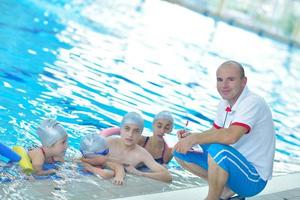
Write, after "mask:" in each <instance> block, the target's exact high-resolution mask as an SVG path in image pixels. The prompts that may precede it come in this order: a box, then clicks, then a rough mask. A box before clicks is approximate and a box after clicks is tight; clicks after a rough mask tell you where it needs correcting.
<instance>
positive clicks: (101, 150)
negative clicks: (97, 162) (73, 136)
mask: <svg viewBox="0 0 300 200" xmlns="http://www.w3.org/2000/svg"><path fill="white" fill-rule="evenodd" d="M80 151H81V153H82V155H83V156H84V157H86V158H91V157H95V156H97V155H101V156H105V155H107V154H108V152H109V148H108V145H107V142H106V140H105V139H104V137H102V136H101V135H99V134H97V133H94V134H90V135H85V136H83V137H82V139H81V141H80Z"/></svg>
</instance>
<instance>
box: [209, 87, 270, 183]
mask: <svg viewBox="0 0 300 200" xmlns="http://www.w3.org/2000/svg"><path fill="white" fill-rule="evenodd" d="M233 125H234V126H243V127H245V128H247V129H248V132H247V133H246V134H245V135H244V136H242V137H241V138H240V140H239V141H237V142H236V143H235V144H232V145H231V146H232V147H234V148H235V149H236V150H238V151H239V152H240V153H241V154H242V155H243V156H245V158H246V159H247V160H248V161H249V162H250V163H252V164H253V166H254V167H255V169H256V170H257V172H258V173H259V175H260V176H261V177H262V179H264V180H268V179H271V177H272V171H273V160H274V153H275V131H274V125H273V120H272V114H271V111H270V109H269V107H268V105H267V104H266V102H265V101H264V99H263V98H261V97H259V96H258V95H256V94H254V93H252V92H250V90H249V89H248V88H247V87H245V88H244V90H243V92H242V94H241V95H240V97H239V98H238V100H237V101H236V103H235V104H234V105H233V107H232V108H230V107H229V103H228V101H226V100H221V101H220V103H219V106H218V110H217V115H216V119H215V121H214V127H215V128H218V129H219V128H228V127H229V126H233Z"/></svg>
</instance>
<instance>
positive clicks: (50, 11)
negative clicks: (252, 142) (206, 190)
mask: <svg viewBox="0 0 300 200" xmlns="http://www.w3.org/2000/svg"><path fill="white" fill-rule="evenodd" d="M0 10H1V12H0V44H1V45H0V90H1V95H0V102H1V104H0V141H1V142H2V143H4V144H5V145H7V146H10V147H11V146H14V145H21V146H25V147H28V146H31V145H32V144H39V139H38V138H37V135H36V134H35V130H36V128H37V126H38V124H39V123H40V122H41V120H42V119H45V118H49V117H52V118H56V119H57V120H58V121H60V122H61V123H62V124H63V125H64V127H66V128H67V130H68V133H69V146H70V148H69V149H68V152H67V156H68V157H74V156H75V157H76V156H79V155H80V154H79V151H78V147H79V141H80V137H81V136H82V135H84V134H87V133H90V132H95V131H97V130H99V129H103V128H106V127H110V126H118V125H119V122H120V120H121V118H122V116H123V115H124V114H125V113H127V112H128V111H139V112H141V113H142V115H143V117H144V119H145V134H150V133H151V123H152V119H153V116H154V115H155V114H156V113H158V112H159V111H161V110H163V109H166V110H169V111H171V112H172V113H173V115H174V118H175V127H174V133H175V131H176V130H178V129H180V128H183V127H184V125H185V123H186V120H189V126H188V128H189V129H191V130H200V131H201V130H205V129H207V128H210V127H211V125H212V121H213V119H214V114H215V112H216V105H217V104H218V101H219V100H220V97H219V95H218V93H217V91H216V89H215V85H216V80H215V71H216V68H217V67H218V66H219V65H220V63H222V62H223V61H225V60H227V59H233V60H237V61H240V62H241V63H242V64H243V65H244V66H245V71H246V75H247V77H248V85H249V87H250V89H252V90H253V91H255V92H256V93H258V94H259V95H261V96H263V97H264V98H265V100H266V101H267V103H268V104H269V105H270V107H271V110H272V113H273V117H274V123H275V127H276V138H277V143H276V155H275V166H274V175H280V174H286V173H293V172H297V171H300V167H299V165H300V148H299V147H300V137H299V131H300V122H299V120H298V118H299V114H300V109H298V105H299V103H298V102H299V101H300V93H299V92H300V90H299V84H297V80H299V79H300V70H299V66H300V57H299V53H300V49H297V48H295V47H293V46H292V45H287V44H284V43H279V42H276V41H275V40H272V39H270V38H264V37H260V36H259V35H257V34H255V33H252V32H249V31H246V30H243V29H240V28H237V27H233V26H231V25H229V24H226V23H223V22H216V21H214V20H213V19H211V18H208V17H206V16H203V15H200V14H197V13H195V12H192V11H190V10H187V9H185V8H182V7H179V6H177V5H173V4H170V3H167V2H164V1H157V0H153V1H142V0H131V1H121V0H111V1H101V0H96V1H94V0H93V1H91V0H88V1H84V0H76V1H75V0H51V1H49V0H22V1H17V0H2V1H1V3H0ZM170 168H172V173H173V174H174V175H175V176H179V177H181V176H185V177H187V176H186V174H185V172H183V171H178V170H177V171H176V168H178V166H177V164H176V162H175V161H172V163H171V165H170ZM189 178H190V177H188V178H185V179H182V180H180V179H179V180H180V181H183V183H182V184H181V182H180V181H178V182H176V181H175V183H173V186H174V188H177V187H179V188H181V187H189V186H193V185H198V184H201V183H195V180H194V179H193V178H190V179H189ZM189 180H191V181H189ZM171 187H172V186H171Z"/></svg>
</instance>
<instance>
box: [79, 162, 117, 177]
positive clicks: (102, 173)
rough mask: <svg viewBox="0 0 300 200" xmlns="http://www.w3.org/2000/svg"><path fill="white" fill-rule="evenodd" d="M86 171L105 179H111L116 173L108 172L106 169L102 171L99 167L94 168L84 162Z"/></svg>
mask: <svg viewBox="0 0 300 200" xmlns="http://www.w3.org/2000/svg"><path fill="white" fill-rule="evenodd" d="M82 164H83V166H84V169H85V170H87V171H89V172H91V173H93V174H95V175H99V176H101V177H102V178H104V179H110V178H112V177H114V175H115V173H114V172H113V171H108V170H105V169H101V168H99V167H94V166H92V165H91V164H89V163H87V162H82Z"/></svg>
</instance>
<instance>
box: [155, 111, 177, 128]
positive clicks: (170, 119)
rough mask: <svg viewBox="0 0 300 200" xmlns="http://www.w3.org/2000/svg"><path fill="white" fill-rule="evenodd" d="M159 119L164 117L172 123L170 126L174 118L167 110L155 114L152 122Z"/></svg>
mask: <svg viewBox="0 0 300 200" xmlns="http://www.w3.org/2000/svg"><path fill="white" fill-rule="evenodd" d="M159 119H166V120H168V121H170V122H171V123H172V126H173V123H174V119H173V117H172V114H171V113H170V112H169V111H161V112H159V113H158V114H156V115H155V117H154V119H153V123H154V122H155V121H156V120H159Z"/></svg>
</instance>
